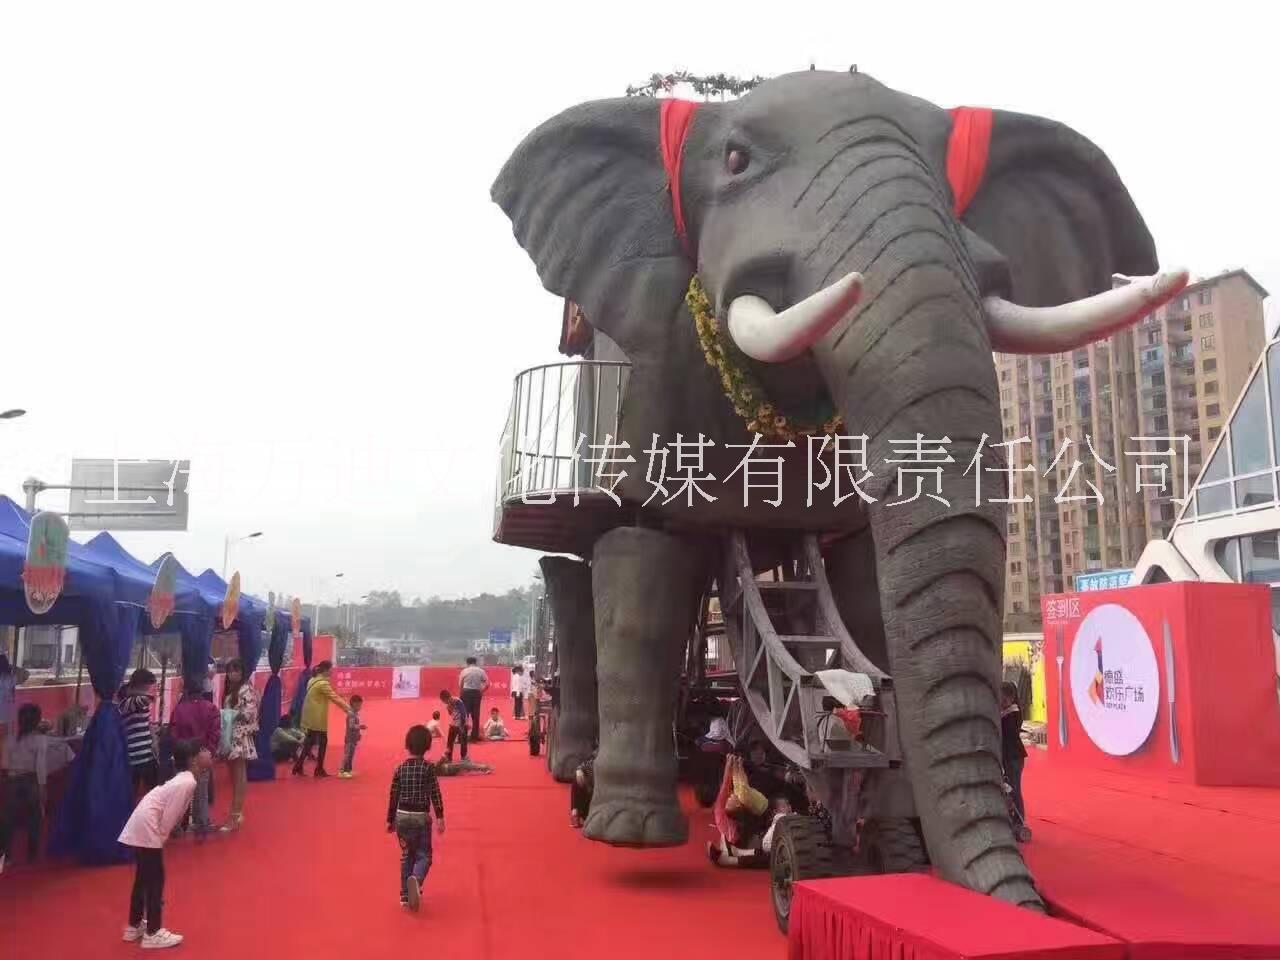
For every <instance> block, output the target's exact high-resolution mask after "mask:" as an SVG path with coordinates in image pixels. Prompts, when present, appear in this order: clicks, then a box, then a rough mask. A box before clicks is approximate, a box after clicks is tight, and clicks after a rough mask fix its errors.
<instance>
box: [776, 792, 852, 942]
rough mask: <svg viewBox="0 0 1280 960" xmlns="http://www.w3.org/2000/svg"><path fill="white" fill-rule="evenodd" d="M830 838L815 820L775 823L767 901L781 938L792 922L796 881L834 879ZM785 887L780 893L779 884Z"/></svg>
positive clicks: (790, 818) (789, 819)
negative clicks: (793, 888)
mask: <svg viewBox="0 0 1280 960" xmlns="http://www.w3.org/2000/svg"><path fill="white" fill-rule="evenodd" d="M835 875H836V868H835V862H834V851H833V849H832V847H831V838H830V837H828V836H827V828H826V827H825V826H823V824H822V821H821V820H819V819H818V818H817V817H804V816H798V815H792V816H787V817H783V818H782V819H781V820H779V821H778V826H777V828H776V829H775V830H774V831H773V848H772V850H771V852H770V856H769V899H770V901H771V902H772V904H773V918H774V919H775V920H776V921H777V923H778V929H779V930H781V931H782V932H783V933H784V934H785V933H786V932H787V925H788V922H789V921H790V918H791V887H790V885H791V884H792V883H794V882H796V881H798V880H820V879H823V878H825V877H834V876H835ZM783 883H785V884H786V892H785V894H784V893H783V889H782V884H783Z"/></svg>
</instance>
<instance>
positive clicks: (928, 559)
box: [814, 187, 1043, 909]
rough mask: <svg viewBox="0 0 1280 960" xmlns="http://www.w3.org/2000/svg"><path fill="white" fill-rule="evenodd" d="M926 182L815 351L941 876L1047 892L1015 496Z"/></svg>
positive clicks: (982, 351) (1028, 898)
mask: <svg viewBox="0 0 1280 960" xmlns="http://www.w3.org/2000/svg"><path fill="white" fill-rule="evenodd" d="M920 192H921V194H922V196H920V197H918V198H909V199H915V200H918V201H920V202H917V203H905V202H900V203H899V205H898V207H897V208H896V209H895V210H892V211H889V212H887V214H886V215H885V216H883V217H882V219H881V224H882V230H883V232H879V233H878V235H877V237H876V246H877V248H879V249H882V250H884V251H889V252H891V254H892V257H890V256H887V255H886V256H881V257H880V259H879V262H878V263H876V264H870V265H867V267H866V269H864V271H863V272H864V274H865V277H866V281H865V283H866V286H865V289H864V291H863V295H862V302H863V307H862V309H861V310H860V312H859V313H857V314H856V315H855V316H854V317H853V318H852V319H851V320H847V321H845V322H844V323H842V324H841V325H840V326H838V327H837V328H835V329H834V330H832V331H831V332H830V333H829V334H828V335H827V336H826V337H825V338H824V339H823V341H822V342H821V343H820V344H819V345H817V346H816V347H815V348H814V356H815V357H816V359H817V361H818V364H819V367H820V369H821V371H822V375H823V378H824V379H825V381H826V383H827V386H828V388H829V390H830V393H831V396H832V399H833V401H834V402H835V405H836V407H837V408H838V409H839V411H840V412H841V414H842V415H843V417H844V419H845V423H846V429H845V430H844V431H843V432H844V433H846V434H852V435H865V436H866V437H867V438H868V439H867V446H866V450H867V459H866V466H867V469H869V470H870V471H871V472H872V473H873V475H874V477H875V480H874V481H869V482H868V483H867V484H865V485H864V486H863V490H864V491H866V492H868V493H869V494H870V495H871V496H874V497H875V498H876V501H877V502H876V503H874V504H871V505H869V506H868V512H869V515H870V521H871V531H872V535H873V538H874V541H875V556H876V564H877V574H878V582H879V590H880V604H881V611H882V616H883V619H884V627H885V639H886V644H887V648H888V653H889V661H890V668H891V673H892V676H893V681H894V688H895V691H896V697H897V708H898V714H899V729H900V736H901V741H902V747H903V751H904V756H905V759H906V763H907V766H908V769H909V774H910V778H911V783H912V788H913V792H914V794H915V799H916V806H917V810H918V811H919V814H920V819H921V823H922V825H923V829H924V835H925V840H926V843H927V844H928V848H929V853H930V856H931V858H932V860H933V862H934V864H935V865H936V866H937V867H938V868H939V869H940V871H941V873H942V875H943V876H944V877H946V878H947V879H949V880H952V881H954V882H958V883H962V884H964V885H965V886H968V887H970V888H972V889H975V890H978V891H980V892H982V893H988V894H991V895H993V896H995V897H998V898H1000V899H1003V900H1007V901H1011V902H1013V903H1016V904H1021V905H1025V906H1029V907H1033V908H1036V909H1042V908H1043V905H1042V902H1041V900H1040V898H1039V896H1038V895H1037V893H1036V891H1035V888H1034V886H1033V885H1032V880H1031V876H1030V873H1029V871H1028V870H1027V868H1026V865H1025V864H1024V863H1023V860H1022V855H1021V853H1020V851H1019V849H1018V846H1017V843H1016V841H1015V838H1014V835H1013V831H1012V827H1011V824H1010V822H1009V817H1008V813H1007V807H1006V803H1005V799H1004V794H1003V790H1002V776H1001V752H1000V696H999V691H1000V680H1001V634H1002V628H1001V616H1002V598H1003V590H1004V560H1005V532H1004V531H1005V504H1003V503H997V504H992V503H990V500H989V498H1006V497H1009V496H1010V494H1009V493H1008V492H1007V482H1006V481H1007V477H1008V474H1007V473H1004V472H1003V466H1004V462H1005V458H1004V457H1003V456H1002V453H1003V448H996V449H994V450H993V449H992V444H997V443H1000V442H1001V435H1002V430H1001V421H1000V410H999V400H998V390H997V387H996V382H995V368H994V364H993V363H992V358H991V347H990V343H989V341H988V339H987V335H986V333H985V330H984V327H983V319H982V308H981V302H980V296H979V291H978V290H977V287H976V283H975V281H974V277H973V271H972V269H971V267H970V265H969V261H968V259H967V257H966V256H964V255H963V254H962V253H961V251H962V250H963V249H964V248H963V246H962V244H961V242H960V239H959V237H958V236H957V234H956V231H955V229H954V226H953V223H952V221H951V219H950V217H949V215H947V214H946V213H945V212H944V211H943V210H942V208H941V206H940V204H939V200H938V198H937V197H936V196H934V195H932V193H931V192H928V191H925V190H924V189H923V187H921V189H920ZM898 199H899V201H902V200H903V199H904V198H901V197H899V198H898ZM853 256H854V258H855V262H856V258H858V257H860V256H861V258H862V259H863V262H865V260H866V259H867V257H866V255H865V254H860V252H859V251H858V249H857V248H855V250H854V251H853ZM837 266H838V268H839V269H841V270H843V269H844V268H845V266H846V264H839V265H837ZM858 266H859V267H861V266H862V264H861V263H860V264H858ZM833 269H834V268H833ZM984 434H985V435H986V440H985V444H984V442H983V440H982V438H983V436H984ZM918 436H919V437H921V438H923V439H922V440H921V441H920V443H919V445H917V437H918ZM980 446H981V447H982V448H983V455H982V458H981V461H980V463H978V464H977V465H976V466H971V461H972V459H973V457H974V455H975V453H976V452H977V451H978V450H979V448H980ZM918 447H919V448H922V451H923V452H921V449H918ZM940 447H945V450H946V452H945V454H943V453H940V452H937V451H938V448H940ZM947 456H949V457H950V458H951V459H950V461H949V462H938V461H940V460H943V459H944V457H947ZM976 469H981V470H982V473H981V477H980V481H978V480H977V478H975V470H976ZM966 472H967V475H966ZM976 482H980V483H981V500H982V502H979V498H978V497H977V496H975V493H976V487H975V483H976ZM940 501H946V503H945V504H944V503H943V502H940Z"/></svg>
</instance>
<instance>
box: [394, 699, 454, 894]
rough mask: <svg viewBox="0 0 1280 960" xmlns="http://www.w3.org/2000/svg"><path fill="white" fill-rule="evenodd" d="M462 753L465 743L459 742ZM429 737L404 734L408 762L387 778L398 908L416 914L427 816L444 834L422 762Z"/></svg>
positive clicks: (422, 732) (419, 731) (427, 848)
mask: <svg viewBox="0 0 1280 960" xmlns="http://www.w3.org/2000/svg"><path fill="white" fill-rule="evenodd" d="M463 744H464V746H463V749H464V750H465V749H466V747H465V744H466V741H465V740H464V741H463ZM430 746H431V734H430V732H428V730H427V728H426V727H424V726H422V725H421V724H415V725H414V726H412V727H410V728H409V732H408V733H407V734H405V738H404V748H405V749H406V750H407V751H409V759H407V760H405V761H404V762H403V763H402V764H400V766H398V767H396V772H395V773H394V774H392V776H391V802H390V803H389V804H388V805H387V832H388V833H394V834H395V835H396V839H397V840H399V841H400V906H402V907H406V908H408V909H409V910H417V909H418V906H419V905H420V904H421V902H422V884H423V883H424V882H425V881H426V879H427V871H429V870H430V869H431V812H432V811H433V810H434V811H435V815H436V830H437V831H438V832H439V833H444V798H443V797H441V796H440V781H439V780H438V779H436V772H435V769H434V768H433V767H432V765H431V764H429V763H428V762H427V761H426V759H425V758H426V754H427V749H428V748H429V747H430Z"/></svg>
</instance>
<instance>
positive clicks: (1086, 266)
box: [962, 110, 1157, 307]
mask: <svg viewBox="0 0 1280 960" xmlns="http://www.w3.org/2000/svg"><path fill="white" fill-rule="evenodd" d="M962 220H963V222H964V224H965V226H967V227H968V228H969V229H970V230H972V231H973V232H974V233H976V234H978V235H979V236H981V237H982V238H983V239H984V240H986V241H987V242H988V243H990V244H991V245H992V246H993V247H995V248H996V249H997V250H998V251H999V252H1000V253H1001V254H1002V255H1003V256H1004V258H1005V261H1006V262H1007V264H1008V267H1009V275H1010V280H1011V283H1012V290H1010V291H1008V294H1009V298H1010V299H1011V300H1013V301H1014V302H1015V303H1020V304H1024V305H1026V306H1031V307H1042V306H1053V305H1055V304H1060V303H1067V302H1069V301H1072V300H1078V299H1080V298H1082V297H1087V296H1090V295H1092V294H1095V293H1100V292H1102V291H1103V290H1109V289H1111V278H1112V275H1113V274H1116V273H1122V274H1126V275H1134V276H1137V275H1147V274H1153V273H1155V272H1156V270H1157V261H1156V250H1155V243H1154V241H1153V240H1152V239H1151V233H1150V232H1149V231H1148V230H1147V227H1146V224H1145V223H1143V221H1142V215H1141V214H1139V213H1138V209H1137V207H1136V206H1135V205H1134V203H1133V198H1132V197H1130V196H1129V191H1128V190H1127V189H1125V186H1124V184H1123V183H1122V182H1121V181H1120V176H1119V174H1117V173H1116V169H1115V167H1114V166H1112V164H1111V161H1110V160H1108V159H1107V157H1106V155H1105V154H1104V153H1103V152H1102V151H1101V150H1099V149H1098V147H1097V146H1095V145H1094V144H1093V143H1091V142H1090V141H1089V140H1088V139H1086V138H1085V137H1083V136H1081V135H1080V134H1079V133H1077V132H1076V131H1074V130H1072V129H1071V128H1069V127H1067V126H1064V125H1063V124H1061V123H1057V122H1055V121H1052V120H1046V119H1044V118H1043V117H1034V116H1028V115H1025V114H1019V113H1009V112H1006V111H1002V110H996V111H993V122H992V128H991V143H990V150H989V154H988V159H987V167H986V172H985V175H984V177H983V180H982V185H981V186H980V187H979V189H978V191H977V193H976V194H975V196H974V198H973V201H972V203H971V204H970V205H969V207H968V209H967V210H965V212H964V215H963V217H962Z"/></svg>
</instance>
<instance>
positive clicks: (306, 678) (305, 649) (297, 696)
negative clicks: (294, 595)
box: [289, 617, 314, 723]
mask: <svg viewBox="0 0 1280 960" xmlns="http://www.w3.org/2000/svg"><path fill="white" fill-rule="evenodd" d="M313 643H314V641H313V638H312V633H311V623H310V621H308V620H307V619H306V617H303V618H302V673H301V674H300V675H299V677H298V686H297V689H295V690H294V691H293V703H291V704H290V705H289V715H290V716H291V717H293V722H294V723H298V722H299V721H300V720H301V719H302V702H303V701H304V700H306V699H307V684H308V683H310V682H311V654H312V650H313V649H314V647H313Z"/></svg>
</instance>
